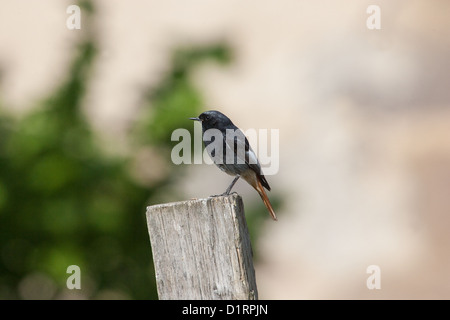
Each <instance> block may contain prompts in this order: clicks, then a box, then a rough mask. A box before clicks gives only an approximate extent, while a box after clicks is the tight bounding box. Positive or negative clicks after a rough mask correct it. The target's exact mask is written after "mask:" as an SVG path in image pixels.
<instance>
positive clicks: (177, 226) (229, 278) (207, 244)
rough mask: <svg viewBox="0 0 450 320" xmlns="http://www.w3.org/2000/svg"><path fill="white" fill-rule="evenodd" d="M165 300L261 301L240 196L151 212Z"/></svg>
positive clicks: (158, 274)
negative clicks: (258, 298) (258, 299)
mask: <svg viewBox="0 0 450 320" xmlns="http://www.w3.org/2000/svg"><path fill="white" fill-rule="evenodd" d="M147 224H148V230H149V234H150V242H151V245H152V253H153V261H154V265H155V273H156V282H157V287H158V296H159V298H160V299H257V297H258V294H257V288H256V279H255V271H254V268H253V257H252V248H251V243H250V237H249V233H248V228H247V223H246V220H245V214H244V205H243V202H242V198H241V196H240V195H238V194H236V193H233V194H230V195H225V196H217V197H209V198H204V199H191V200H186V201H180V202H172V203H165V204H158V205H153V206H149V207H147Z"/></svg>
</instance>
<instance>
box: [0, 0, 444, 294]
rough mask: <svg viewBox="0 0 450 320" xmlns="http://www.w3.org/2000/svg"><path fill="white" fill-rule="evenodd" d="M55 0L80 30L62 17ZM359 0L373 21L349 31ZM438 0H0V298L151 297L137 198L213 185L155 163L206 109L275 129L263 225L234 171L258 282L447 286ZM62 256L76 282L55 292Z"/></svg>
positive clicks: (293, 287) (199, 171) (326, 290)
mask: <svg viewBox="0 0 450 320" xmlns="http://www.w3.org/2000/svg"><path fill="white" fill-rule="evenodd" d="M71 4H78V5H79V6H80V7H81V9H82V12H81V30H69V29H68V28H67V27H66V20H67V18H68V17H69V16H70V14H67V13H66V9H67V7H68V6H69V5H71ZM371 4H376V5H379V6H380V8H381V30H369V29H368V28H367V27H366V20H367V18H368V17H369V14H367V13H366V9H367V7H368V6H369V5H371ZM449 10H450V3H448V1H444V0H442V1H439V0H436V1H433V3H432V4H431V3H429V2H426V1H411V0H408V1H406V0H402V1H396V2H395V3H392V2H389V1H386V0H379V1H361V0H352V1H345V3H344V2H343V1H331V0H327V1H325V0H321V1H314V2H310V1H300V0H284V1H257V0H252V1H245V2H242V1H222V2H211V1H206V0H195V1H172V0H170V1H144V0H133V1H127V2H125V1H119V0H99V1H92V2H90V1H81V2H77V3H75V2H72V1H61V0H42V1H39V2H37V1H26V0H3V1H2V3H1V5H0V299H39V298H43V299H74V298H81V299H104V298H122V299H127V298H130V299H156V298H157V294H156V288H155V280H154V273H153V272H154V270H153V265H152V261H151V251H150V242H149V238H148V232H147V227H146V222H145V207H146V206H147V205H151V204H156V203H162V202H168V201H178V200H184V199H188V198H191V197H198V198H200V197H206V196H208V195H209V194H211V193H220V192H222V191H223V190H224V189H225V188H226V187H227V186H228V184H229V182H230V177H229V176H227V175H224V174H223V173H221V172H220V171H219V170H217V168H215V167H214V166H208V165H205V164H203V165H180V166H174V165H173V164H172V162H171V161H170V150H171V148H172V146H173V145H174V144H175V143H173V142H171V141H170V134H171V132H172V130H174V129H175V128H187V129H189V130H192V128H193V126H192V123H191V122H190V121H188V120H186V119H187V118H188V117H192V116H196V115H198V114H199V113H200V112H202V111H204V110H207V109H219V110H221V111H223V112H224V113H225V114H227V115H229V116H230V118H231V119H232V120H233V121H234V122H235V124H236V125H238V126H239V127H241V128H242V129H248V128H255V129H258V128H263V129H271V128H273V129H279V130H280V155H279V158H280V170H279V172H278V174H276V175H273V176H268V177H267V178H268V181H269V183H270V184H271V186H272V189H273V191H272V192H271V193H270V194H269V197H270V198H271V201H273V203H274V205H275V206H276V211H277V215H278V216H279V221H278V222H276V223H275V222H273V221H272V220H271V219H270V218H269V215H268V213H267V212H266V209H265V208H264V206H263V205H262V202H261V201H260V199H259V196H258V195H257V193H256V192H254V190H252V189H251V188H250V187H249V186H247V185H246V184H245V183H242V182H239V183H237V185H236V187H235V188H236V189H235V190H236V191H238V192H239V193H241V194H242V196H243V198H244V204H245V209H246V215H247V219H248V223H249V227H250V232H251V237H252V244H253V247H254V251H255V264H256V265H255V266H256V276H257V284H258V290H259V296H260V298H262V299H317V298H321V299H336V298H337V299H347V298H352V299H380V298H384V299H398V298H401V299H417V298H425V299H428V298H440V299H449V298H450V272H449V270H450V233H449V232H448V230H449V229H450V216H449V215H450V108H449V107H450V90H449V83H450V63H449V56H450V22H449V20H448V12H449ZM212 190H214V191H212ZM72 264H76V265H78V266H80V268H81V272H82V273H81V275H82V278H81V281H82V282H81V285H82V289H81V290H68V289H67V288H66V279H67V277H68V276H69V274H67V273H66V269H67V267H68V266H69V265H72ZM370 265H378V266H379V267H380V269H381V289H379V290H369V289H368V288H367V286H366V280H367V278H368V277H369V274H367V273H366V269H367V267H368V266H370Z"/></svg>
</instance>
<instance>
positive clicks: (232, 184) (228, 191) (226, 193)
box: [223, 175, 241, 195]
mask: <svg viewBox="0 0 450 320" xmlns="http://www.w3.org/2000/svg"><path fill="white" fill-rule="evenodd" d="M240 177H241V176H240V175H237V176H236V178H234V180H233V181H232V182H231V183H230V185H229V186H228V188H227V190H226V191H225V193H223V195H229V194H230V192H231V189H233V186H234V184H235V183H236V181H238V180H239V178H240Z"/></svg>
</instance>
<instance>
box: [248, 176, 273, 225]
mask: <svg viewBox="0 0 450 320" xmlns="http://www.w3.org/2000/svg"><path fill="white" fill-rule="evenodd" d="M256 181H257V182H256V186H254V188H255V189H256V191H258V193H259V195H260V196H261V199H262V201H263V202H264V204H265V206H266V207H267V209H268V210H269V213H270V215H271V216H272V219H273V220H275V221H277V220H278V219H277V216H276V215H275V212H274V211H273V208H272V205H271V204H270V201H269V198H268V197H267V194H266V192H265V191H264V187H263V186H262V184H261V181H260V180H259V179H258V178H257V179H256Z"/></svg>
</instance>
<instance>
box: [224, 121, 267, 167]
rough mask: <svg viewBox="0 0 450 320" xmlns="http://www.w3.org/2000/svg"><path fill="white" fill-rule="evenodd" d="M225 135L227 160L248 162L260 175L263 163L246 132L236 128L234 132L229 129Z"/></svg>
mask: <svg viewBox="0 0 450 320" xmlns="http://www.w3.org/2000/svg"><path fill="white" fill-rule="evenodd" d="M224 136H225V147H226V150H225V152H227V154H226V157H227V160H228V161H234V163H237V164H247V165H248V166H249V167H250V168H251V169H252V170H253V171H255V172H256V173H257V174H258V175H260V174H261V165H260V164H259V161H258V158H257V157H256V154H255V152H254V151H253V149H252V147H251V146H250V144H249V142H248V139H247V137H246V136H245V135H244V133H243V132H242V131H241V130H240V129H238V128H236V129H234V131H233V132H232V131H231V130H229V131H228V132H227V134H225V135H224ZM230 157H233V158H230Z"/></svg>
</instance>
